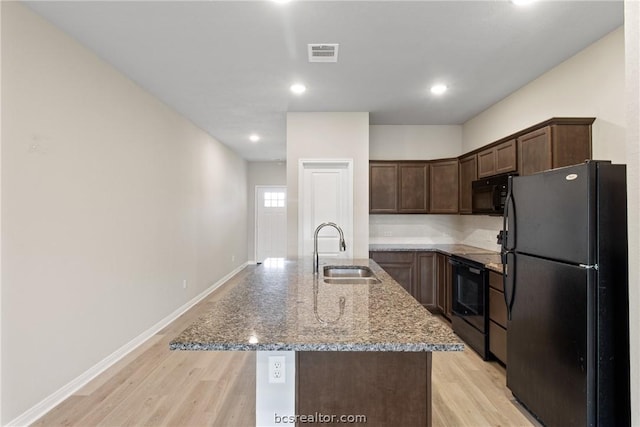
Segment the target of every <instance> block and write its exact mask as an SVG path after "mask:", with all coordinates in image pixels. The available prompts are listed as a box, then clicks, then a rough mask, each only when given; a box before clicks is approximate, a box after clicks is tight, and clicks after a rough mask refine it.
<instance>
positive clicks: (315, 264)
mask: <svg viewBox="0 0 640 427" xmlns="http://www.w3.org/2000/svg"><path fill="white" fill-rule="evenodd" d="M327 226H331V227H333V228H335V229H336V230H338V233H340V252H344V251H346V250H347V245H346V244H345V243H344V233H343V232H342V228H340V226H339V225H338V224H336V223H334V222H323V223H322V224H320V225H319V226H318V227H317V228H316V231H315V233H313V274H318V264H319V260H318V233H319V232H320V230H322V229H323V228H324V227H327Z"/></svg>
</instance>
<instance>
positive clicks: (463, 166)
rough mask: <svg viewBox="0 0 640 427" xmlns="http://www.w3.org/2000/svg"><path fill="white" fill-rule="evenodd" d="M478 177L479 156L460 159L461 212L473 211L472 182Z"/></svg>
mask: <svg viewBox="0 0 640 427" xmlns="http://www.w3.org/2000/svg"><path fill="white" fill-rule="evenodd" d="M476 179H478V163H477V156H476V155H475V154H474V155H472V156H469V157H464V158H462V159H460V213H461V214H462V213H471V211H472V204H471V183H472V182H473V181H475V180H476Z"/></svg>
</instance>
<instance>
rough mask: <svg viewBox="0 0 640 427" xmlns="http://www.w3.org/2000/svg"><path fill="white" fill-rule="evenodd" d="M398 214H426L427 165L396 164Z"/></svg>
mask: <svg viewBox="0 0 640 427" xmlns="http://www.w3.org/2000/svg"><path fill="white" fill-rule="evenodd" d="M398 181H399V189H398V191H399V195H400V198H399V200H398V213H427V210H428V208H429V201H428V199H429V191H428V189H429V164H428V163H426V162H417V163H399V164H398Z"/></svg>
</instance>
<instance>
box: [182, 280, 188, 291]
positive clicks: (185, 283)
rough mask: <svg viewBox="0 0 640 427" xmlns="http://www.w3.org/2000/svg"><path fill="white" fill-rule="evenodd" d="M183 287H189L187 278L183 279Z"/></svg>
mask: <svg viewBox="0 0 640 427" xmlns="http://www.w3.org/2000/svg"><path fill="white" fill-rule="evenodd" d="M182 289H187V279H184V280H183V281H182Z"/></svg>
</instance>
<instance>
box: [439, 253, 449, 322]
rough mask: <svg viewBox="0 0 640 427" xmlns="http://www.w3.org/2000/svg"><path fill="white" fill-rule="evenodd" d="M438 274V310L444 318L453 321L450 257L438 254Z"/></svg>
mask: <svg viewBox="0 0 640 427" xmlns="http://www.w3.org/2000/svg"><path fill="white" fill-rule="evenodd" d="M436 263H437V269H436V270H437V273H438V279H437V284H438V289H437V292H436V293H437V296H438V299H437V308H438V310H439V311H440V313H442V315H443V316H444V317H446V318H447V319H449V320H451V286H452V283H451V275H452V270H451V264H449V257H448V256H447V255H443V254H440V253H439V254H437V258H436Z"/></svg>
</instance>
